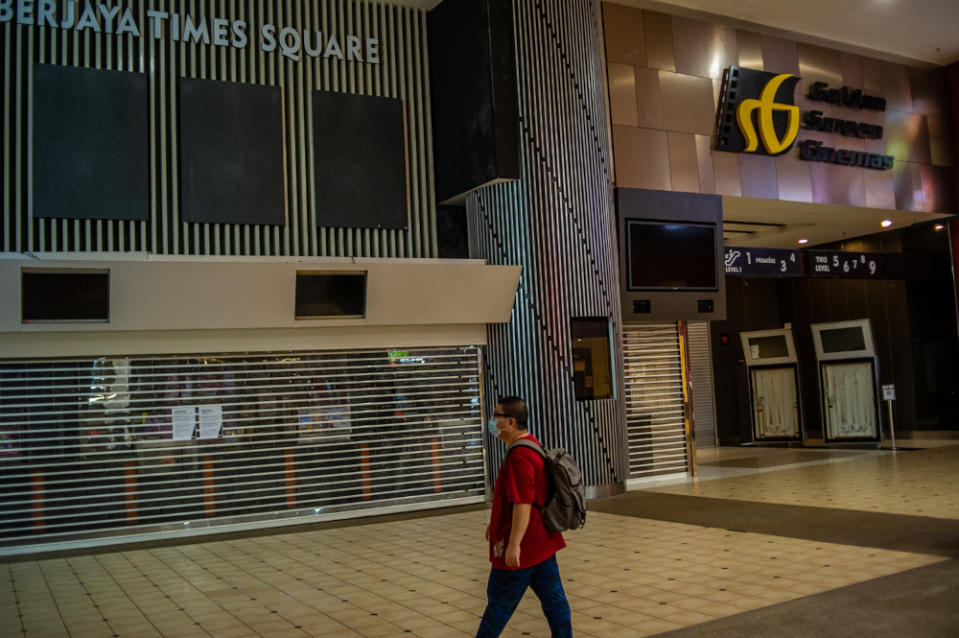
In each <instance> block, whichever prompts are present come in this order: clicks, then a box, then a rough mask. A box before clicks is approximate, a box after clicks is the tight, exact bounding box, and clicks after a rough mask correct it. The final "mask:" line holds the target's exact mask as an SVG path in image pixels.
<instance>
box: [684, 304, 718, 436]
mask: <svg viewBox="0 0 959 638" xmlns="http://www.w3.org/2000/svg"><path fill="white" fill-rule="evenodd" d="M686 332H687V335H688V336H689V376H690V379H691V380H692V383H691V385H692V390H693V391H692V403H693V430H694V431H695V432H696V448H697V449H701V448H711V447H716V408H715V405H714V404H713V392H714V390H713V355H712V349H711V348H710V345H709V323H708V322H706V321H691V322H689V323H688V324H687V328H686Z"/></svg>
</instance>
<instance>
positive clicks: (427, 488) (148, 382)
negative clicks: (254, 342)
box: [0, 347, 485, 549]
mask: <svg viewBox="0 0 959 638" xmlns="http://www.w3.org/2000/svg"><path fill="white" fill-rule="evenodd" d="M482 434H483V425H482V417H481V406H480V379H479V355H478V350H477V349H476V348H475V347H448V348H411V349H404V350H402V351H399V350H394V351H389V350H367V351H351V352H338V351H310V352H265V353H244V354H203V355H189V356H183V355H177V356H144V357H139V356H138V357H110V358H97V359H42V360H40V359H37V360H29V361H11V360H6V361H0V486H2V493H0V509H2V511H3V517H2V520H0V547H7V548H8V549H9V548H10V547H13V546H18V545H25V544H36V543H50V542H54V541H67V540H71V541H72V540H78V539H89V538H91V537H95V536H104V535H117V534H129V533H134V532H136V533H138V534H139V533H143V532H150V533H162V532H168V531H172V530H177V531H180V530H183V529H185V528H186V529H198V528H202V527H212V526H216V525H221V524H225V523H240V522H252V521H258V520H263V519H271V520H276V519H284V520H286V519H288V522H291V523H292V522H303V521H304V520H309V517H312V518H314V519H322V518H324V517H328V518H330V517H336V518H342V517H344V515H349V512H353V511H355V512H357V513H359V512H360V511H362V510H374V509H377V508H386V507H389V508H391V509H396V508H397V507H400V508H402V507H404V506H405V507H406V508H407V509H415V508H417V507H422V506H425V504H426V503H429V502H437V501H443V502H446V501H454V500H455V501H458V502H464V499H465V501H466V502H480V501H482V500H483V499H484V498H485V478H484V476H485V474H484V457H483V447H482ZM344 512H345V513H346V514H344ZM304 517H306V518H304Z"/></svg>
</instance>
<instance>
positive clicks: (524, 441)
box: [506, 437, 547, 461]
mask: <svg viewBox="0 0 959 638" xmlns="http://www.w3.org/2000/svg"><path fill="white" fill-rule="evenodd" d="M515 447H528V448H529V449H531V450H536V451H537V452H539V455H540V456H542V457H543V460H544V461H545V460H547V456H546V452H545V451H544V450H543V448H542V447H541V446H540V445H538V444H537V443H536V442H535V441H530V440H529V438H526V437H523V438H521V439H516V440H515V441H513V442H512V443H510V445H509V448H507V450H506V453H507V454H509V453H510V452H512V451H513V448H515Z"/></svg>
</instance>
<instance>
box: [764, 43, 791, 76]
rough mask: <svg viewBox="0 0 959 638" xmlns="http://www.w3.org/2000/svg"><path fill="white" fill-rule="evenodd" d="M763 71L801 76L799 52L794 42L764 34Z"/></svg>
mask: <svg viewBox="0 0 959 638" xmlns="http://www.w3.org/2000/svg"><path fill="white" fill-rule="evenodd" d="M760 37H761V40H762V46H763V70H765V71H770V72H776V73H792V74H793V75H799V51H798V50H797V48H796V43H795V42H794V41H792V40H784V39H783V38H777V37H774V36H771V35H765V34H763V35H762V36H760Z"/></svg>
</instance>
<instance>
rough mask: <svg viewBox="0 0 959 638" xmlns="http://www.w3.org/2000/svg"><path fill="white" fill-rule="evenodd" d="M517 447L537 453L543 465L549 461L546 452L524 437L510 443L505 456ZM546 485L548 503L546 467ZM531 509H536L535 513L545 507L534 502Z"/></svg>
mask: <svg viewBox="0 0 959 638" xmlns="http://www.w3.org/2000/svg"><path fill="white" fill-rule="evenodd" d="M517 447H528V448H529V449H531V450H536V452H538V453H539V455H540V456H541V457H543V463H546V462H548V461H549V457H548V456H546V452H545V451H544V450H543V448H542V446H540V445H538V444H537V443H536V442H535V441H530V440H529V438H526V437H524V438H521V439H516V440H515V441H513V442H512V443H510V444H509V447H507V448H506V455H507V456H509V453H510V452H512V451H513V448H517ZM546 483H547V485H546V500H547V501H548V500H549V468H548V467H547V468H546ZM533 507H535V508H536V511H538V512H541V511H542V509H543V508H544V507H546V504H545V503H544V504H543V505H539V504H537V503H536V501H535V500H534V501H533Z"/></svg>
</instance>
